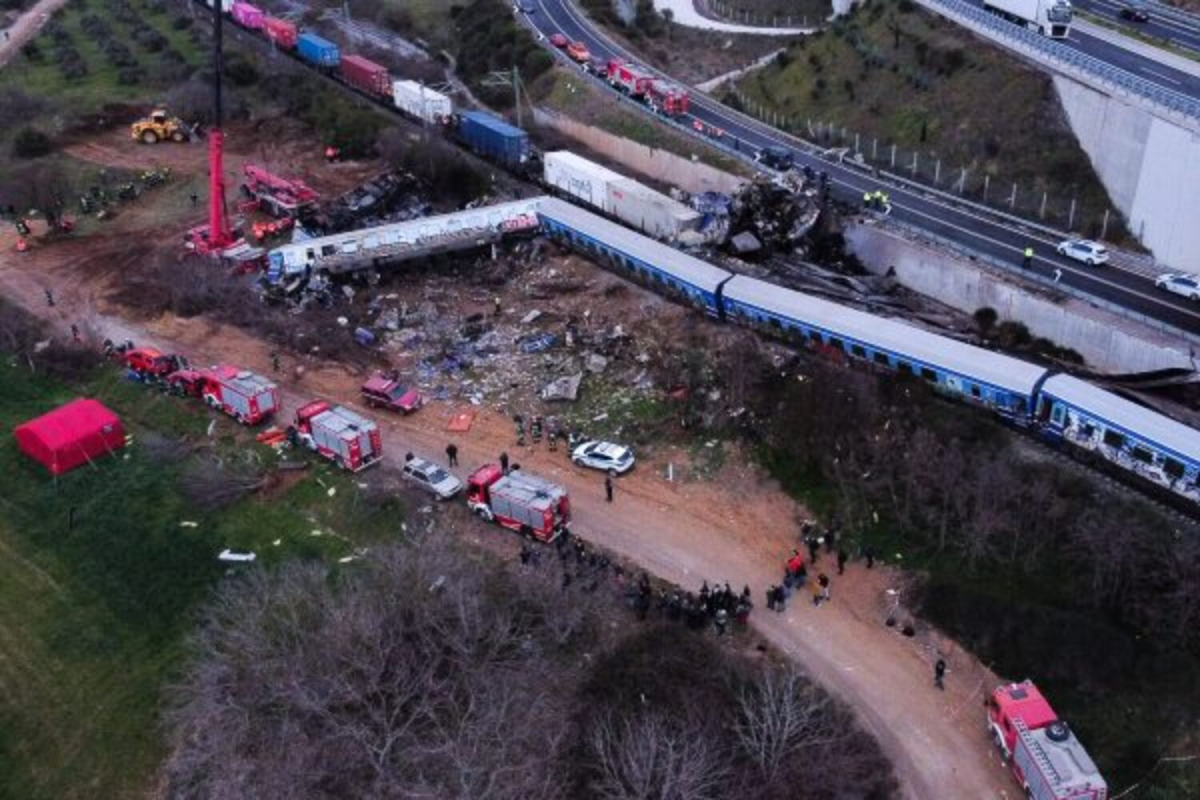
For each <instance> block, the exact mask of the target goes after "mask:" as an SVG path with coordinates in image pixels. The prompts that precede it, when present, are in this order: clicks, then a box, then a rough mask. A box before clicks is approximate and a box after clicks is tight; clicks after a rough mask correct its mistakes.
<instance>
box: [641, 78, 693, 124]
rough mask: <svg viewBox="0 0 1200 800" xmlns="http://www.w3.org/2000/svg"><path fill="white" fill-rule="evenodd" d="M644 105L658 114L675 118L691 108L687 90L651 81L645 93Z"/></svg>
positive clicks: (659, 81) (660, 81)
mask: <svg viewBox="0 0 1200 800" xmlns="http://www.w3.org/2000/svg"><path fill="white" fill-rule="evenodd" d="M646 104H647V105H649V106H650V108H651V109H652V110H654V111H656V112H658V113H659V114H665V115H666V116H668V117H677V116H679V115H680V114H686V113H687V112H688V108H689V107H690V106H691V98H690V97H689V96H688V93H687V90H685V89H683V88H682V87H680V86H676V85H675V84H673V83H667V82H666V81H662V80H653V81H651V82H650V87H649V89H648V90H647V91H646Z"/></svg>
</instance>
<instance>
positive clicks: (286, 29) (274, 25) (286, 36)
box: [263, 17, 300, 50]
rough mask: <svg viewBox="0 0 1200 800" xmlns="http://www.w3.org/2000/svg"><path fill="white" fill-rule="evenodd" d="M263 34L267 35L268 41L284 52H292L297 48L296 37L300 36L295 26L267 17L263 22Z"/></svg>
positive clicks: (282, 20)
mask: <svg viewBox="0 0 1200 800" xmlns="http://www.w3.org/2000/svg"><path fill="white" fill-rule="evenodd" d="M263 33H265V34H266V35H267V38H268V39H270V40H271V41H272V42H274V43H275V44H276V45H277V46H279V47H282V48H283V49H284V50H291V49H292V48H293V47H295V46H296V37H297V36H299V35H300V32H299V31H298V30H297V29H296V26H295V25H294V24H292V23H291V22H288V21H287V20H284V19H276V18H275V17H267V18H266V19H265V20H263Z"/></svg>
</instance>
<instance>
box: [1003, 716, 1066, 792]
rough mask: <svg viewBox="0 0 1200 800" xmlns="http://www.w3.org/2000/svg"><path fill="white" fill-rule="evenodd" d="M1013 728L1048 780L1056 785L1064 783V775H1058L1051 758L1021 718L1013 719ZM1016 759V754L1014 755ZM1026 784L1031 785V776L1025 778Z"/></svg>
mask: <svg viewBox="0 0 1200 800" xmlns="http://www.w3.org/2000/svg"><path fill="white" fill-rule="evenodd" d="M1012 723H1013V728H1015V729H1016V731H1017V736H1019V737H1021V741H1023V742H1024V743H1025V749H1026V751H1028V753H1029V755H1030V757H1032V758H1033V762H1034V763H1035V764H1037V766H1038V767H1039V768H1040V769H1041V773H1042V775H1043V776H1045V777H1046V778H1047V779H1050V780H1053V781H1054V783H1055V784H1058V783H1061V782H1062V775H1059V774H1058V770H1057V769H1056V768H1055V767H1054V763H1053V762H1052V761H1051V760H1050V757H1049V756H1047V755H1046V751H1045V750H1043V749H1042V746H1041V745H1040V744H1038V742H1037V740H1036V739H1034V738H1033V734H1032V733H1031V732H1030V731H1029V728H1027V727H1025V721H1024V720H1022V719H1019V718H1016V719H1013V721H1012ZM1013 755H1014V757H1015V756H1016V753H1014V754H1013ZM1025 782H1026V783H1029V776H1028V775H1027V776H1025Z"/></svg>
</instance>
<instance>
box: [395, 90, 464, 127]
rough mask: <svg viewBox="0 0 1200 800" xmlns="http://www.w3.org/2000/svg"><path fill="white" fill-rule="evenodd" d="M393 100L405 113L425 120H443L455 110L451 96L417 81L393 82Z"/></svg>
mask: <svg viewBox="0 0 1200 800" xmlns="http://www.w3.org/2000/svg"><path fill="white" fill-rule="evenodd" d="M392 102H393V103H395V104H396V108H398V109H400V110H401V111H403V112H404V113H405V114H408V115H409V116H410V117H414V118H416V119H419V120H422V121H424V122H441V121H443V120H445V119H448V118H449V117H450V114H451V113H453V111H454V105H453V104H452V103H451V102H450V98H449V97H447V96H446V95H444V94H441V93H440V92H435V91H433V90H432V89H428V88H426V87H424V86H422V85H421V84H419V83H417V82H416V81H395V82H393V83H392Z"/></svg>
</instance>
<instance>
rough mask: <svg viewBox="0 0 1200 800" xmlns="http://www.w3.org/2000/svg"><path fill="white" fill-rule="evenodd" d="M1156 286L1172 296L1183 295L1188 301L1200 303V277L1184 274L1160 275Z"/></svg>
mask: <svg viewBox="0 0 1200 800" xmlns="http://www.w3.org/2000/svg"><path fill="white" fill-rule="evenodd" d="M1154 285H1155V286H1157V287H1158V288H1160V289H1163V290H1164V291H1168V292H1171V293H1172V294H1178V295H1183V296H1184V297H1186V298H1187V299H1188V300H1195V301H1200V277H1197V276H1195V275H1188V274H1186V273H1183V272H1175V273H1169V274H1167V275H1159V276H1158V277H1157V278H1155V279H1154Z"/></svg>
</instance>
